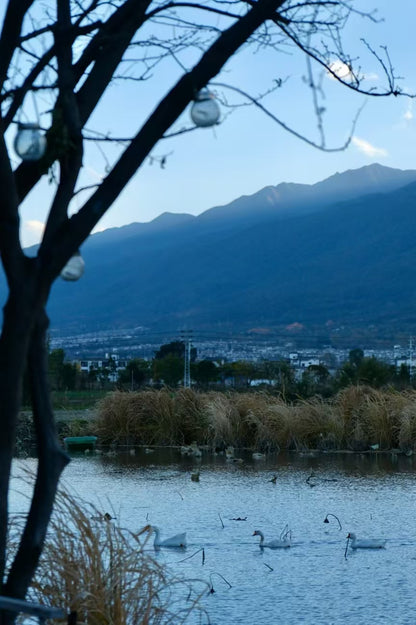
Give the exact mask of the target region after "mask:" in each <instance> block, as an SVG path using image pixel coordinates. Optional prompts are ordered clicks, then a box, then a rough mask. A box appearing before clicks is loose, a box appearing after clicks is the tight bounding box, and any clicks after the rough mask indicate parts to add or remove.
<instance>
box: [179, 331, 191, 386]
mask: <svg viewBox="0 0 416 625" xmlns="http://www.w3.org/2000/svg"><path fill="white" fill-rule="evenodd" d="M181 337H182V341H183V342H184V343H185V361H184V362H185V364H184V371H183V387H184V388H191V343H192V330H182V332H181Z"/></svg>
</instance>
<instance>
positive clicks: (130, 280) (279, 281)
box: [48, 165, 416, 333]
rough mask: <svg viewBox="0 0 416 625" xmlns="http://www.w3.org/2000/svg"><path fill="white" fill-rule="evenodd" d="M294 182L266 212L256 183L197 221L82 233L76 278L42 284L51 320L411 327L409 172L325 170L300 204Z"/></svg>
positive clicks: (412, 198)
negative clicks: (81, 271)
mask: <svg viewBox="0 0 416 625" xmlns="http://www.w3.org/2000/svg"><path fill="white" fill-rule="evenodd" d="M380 178H382V179H383V181H382V183H381V182H380ZM409 180H410V182H409ZM368 181H369V182H368ZM281 184H283V185H286V184H288V185H291V184H293V183H281ZM280 186H281V185H278V187H280ZM304 186H305V185H302V191H301V192H300V193H298V191H299V189H298V188H297V185H295V187H292V189H291V198H292V199H291V201H287V200H286V201H285V204H284V205H282V203H280V204H279V203H278V207H277V208H276V205H272V207H271V208H270V206H268V204H267V202H265V199H264V193H263V194H262V193H261V192H262V191H264V190H260V192H258V193H257V194H253V196H242V197H243V198H244V199H243V200H242V199H241V198H239V199H237V200H234V202H232V203H230V204H228V205H226V206H224V207H214V208H213V209H209V210H208V211H205V213H203V214H202V215H199V216H196V217H195V216H192V215H188V214H186V213H184V214H181V215H179V216H176V215H173V214H169V213H165V214H163V215H161V216H160V217H159V218H157V220H156V223H153V222H149V224H150V225H147V226H145V227H141V226H143V224H130V225H129V226H124V227H123V228H120V229H111V233H107V235H106V236H103V235H105V232H103V233H99V234H96V235H92V236H91V237H90V239H89V240H88V241H87V242H86V243H85V245H84V246H83V248H82V254H83V256H84V258H85V261H86V272H85V275H84V276H83V278H82V280H80V281H79V282H78V283H76V284H67V283H64V282H63V281H57V283H56V284H55V285H54V287H53V290H52V294H51V300H50V303H49V306H48V311H49V314H50V317H51V323H52V327H53V328H59V329H60V330H62V331H66V332H73V333H77V332H83V331H85V332H86V331H91V330H94V329H105V328H114V327H118V328H123V327H124V328H128V327H132V326H139V325H140V326H145V327H151V328H161V327H163V328H170V329H180V328H183V327H184V326H185V325H187V327H194V328H197V327H204V328H207V329H209V328H218V327H229V328H234V329H235V330H238V331H246V330H247V329H248V328H250V327H257V326H259V325H261V326H265V327H270V328H275V327H278V326H282V325H285V324H291V323H302V324H306V325H307V324H317V325H322V326H324V325H325V324H326V323H328V321H331V322H334V323H337V324H353V325H354V324H369V323H381V324H388V323H392V324H397V323H399V322H400V319H401V318H402V317H403V318H406V319H408V320H409V323H410V320H411V318H412V310H413V309H414V307H415V306H416V294H413V292H412V290H411V289H408V290H407V292H406V291H405V289H404V285H405V284H406V282H407V284H411V280H412V269H413V267H414V266H415V265H416V251H414V249H413V248H414V245H413V240H412V234H413V232H414V231H415V227H416V214H415V211H414V209H413V206H415V205H416V171H413V170H393V169H390V168H385V167H383V166H381V165H373V166H371V165H370V166H367V167H366V168H361V169H359V170H349V171H348V172H345V174H334V176H331V177H330V178H328V179H326V180H325V181H321V182H320V183H316V184H315V185H310V187H314V188H315V190H314V191H312V193H309V194H308V195H307V197H308V198H309V200H308V202H306V201H302V200H301V199H299V198H300V196H301V195H303V193H304V189H303V187H304ZM306 186H307V187H308V185H306ZM269 188H270V187H265V189H269ZM271 188H272V189H274V187H271ZM380 188H381V189H382V191H380ZM386 189H387V191H386ZM286 190H287V189H286ZM286 190H285V191H286ZM345 190H347V191H348V193H347V191H345ZM309 191H310V189H309ZM259 193H260V195H258V194H259ZM357 193H358V196H357ZM286 195H287V194H286ZM334 195H335V196H336V197H337V201H334V200H333V199H332V198H333V196H334ZM345 195H350V196H352V197H345ZM295 196H296V197H295ZM270 197H271V198H272V199H273V198H274V197H275V194H273V193H272V194H271V196H270ZM340 197H341V198H342V201H340ZM250 198H251V200H250ZM293 198H295V199H293ZM230 206H231V208H230ZM250 206H251V208H250ZM212 211H214V212H212ZM207 213H208V216H207ZM154 221H155V220H154ZM151 224H153V225H151Z"/></svg>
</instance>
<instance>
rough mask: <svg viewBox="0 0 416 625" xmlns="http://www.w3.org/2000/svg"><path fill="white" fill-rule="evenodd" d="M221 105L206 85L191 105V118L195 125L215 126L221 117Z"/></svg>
mask: <svg viewBox="0 0 416 625" xmlns="http://www.w3.org/2000/svg"><path fill="white" fill-rule="evenodd" d="M220 113H221V112H220V107H219V106H218V102H217V100H216V99H215V96H214V94H213V93H211V91H209V89H207V88H206V87H205V88H204V89H201V91H198V93H197V94H196V96H195V100H194V102H193V104H192V107H191V119H192V121H193V122H194V124H195V126H199V127H201V128H208V127H209V126H215V124H216V123H217V122H218V120H219V118H220Z"/></svg>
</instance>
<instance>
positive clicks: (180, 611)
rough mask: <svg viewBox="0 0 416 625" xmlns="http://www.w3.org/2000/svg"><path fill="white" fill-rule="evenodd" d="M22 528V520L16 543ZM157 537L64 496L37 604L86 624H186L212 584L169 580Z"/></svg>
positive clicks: (37, 585)
mask: <svg viewBox="0 0 416 625" xmlns="http://www.w3.org/2000/svg"><path fill="white" fill-rule="evenodd" d="M17 525H20V524H19V523H17ZM16 529H17V526H16V519H14V521H13V526H12V528H11V536H12V537H13V535H15V534H16ZM149 536H150V527H149V526H146V527H144V528H143V529H141V530H140V531H139V532H137V533H133V532H130V531H128V530H126V529H123V528H121V527H120V526H119V525H117V524H116V521H114V520H106V519H105V518H103V517H102V515H101V514H100V513H99V511H98V510H97V509H96V508H95V506H93V505H92V504H88V503H84V502H82V501H79V500H77V499H76V498H74V497H73V496H71V495H70V494H69V493H68V492H65V491H60V492H59V494H58V497H57V501H56V506H55V512H54V515H53V518H52V521H51V524H50V527H49V530H48V536H47V540H46V543H45V548H44V551H43V554H42V557H41V562H40V566H39V568H38V571H37V573H36V577H35V579H34V580H33V583H32V586H31V588H30V599H31V600H34V601H36V602H38V603H42V604H44V605H52V606H56V607H61V608H64V609H65V610H66V611H67V612H68V613H69V612H72V611H75V612H76V613H77V623H80V624H81V623H88V625H133V624H134V625H164V624H166V625H167V624H168V623H171V622H174V623H184V622H186V620H187V618H188V616H189V615H190V614H191V613H192V612H194V611H203V610H202V608H201V607H200V604H199V601H200V598H201V596H202V593H204V592H206V591H207V589H208V584H206V583H205V582H202V581H198V580H194V581H192V582H191V581H187V580H182V579H176V578H174V577H173V575H172V574H168V573H167V572H166V569H165V568H164V567H163V566H161V565H160V564H158V563H157V562H156V560H155V559H154V558H153V557H152V555H150V553H149Z"/></svg>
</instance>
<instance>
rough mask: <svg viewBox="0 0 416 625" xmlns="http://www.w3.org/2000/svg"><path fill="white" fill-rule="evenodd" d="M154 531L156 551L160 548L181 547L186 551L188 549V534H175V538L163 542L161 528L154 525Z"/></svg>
mask: <svg viewBox="0 0 416 625" xmlns="http://www.w3.org/2000/svg"><path fill="white" fill-rule="evenodd" d="M152 529H153V531H154V533H155V539H154V541H153V547H154V548H155V549H158V548H159V547H179V548H182V549H184V548H185V547H186V532H183V533H182V534H175V536H171V537H170V538H165V539H164V540H161V538H160V530H159V528H158V527H155V526H154V525H153V526H152Z"/></svg>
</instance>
